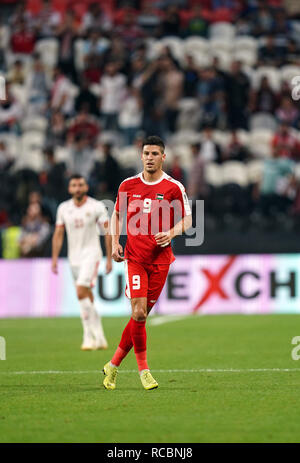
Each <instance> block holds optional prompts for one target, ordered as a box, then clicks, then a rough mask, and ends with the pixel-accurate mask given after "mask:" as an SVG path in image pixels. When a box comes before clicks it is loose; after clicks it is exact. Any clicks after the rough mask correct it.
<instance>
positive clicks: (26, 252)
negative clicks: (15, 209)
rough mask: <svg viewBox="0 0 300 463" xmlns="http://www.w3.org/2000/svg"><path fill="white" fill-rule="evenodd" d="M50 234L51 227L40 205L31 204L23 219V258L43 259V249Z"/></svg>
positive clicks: (21, 238) (21, 245)
mask: <svg viewBox="0 0 300 463" xmlns="http://www.w3.org/2000/svg"><path fill="white" fill-rule="evenodd" d="M50 232H51V230H50V226H49V224H48V223H47V222H46V221H45V219H44V217H43V216H42V211H41V207H40V206H39V204H38V203H34V204H30V205H29V206H28V209H27V212H26V215H25V216H24V217H23V219H22V233H21V236H20V249H21V256H22V257H42V255H43V248H44V245H45V242H46V240H47V238H48V237H49V236H50Z"/></svg>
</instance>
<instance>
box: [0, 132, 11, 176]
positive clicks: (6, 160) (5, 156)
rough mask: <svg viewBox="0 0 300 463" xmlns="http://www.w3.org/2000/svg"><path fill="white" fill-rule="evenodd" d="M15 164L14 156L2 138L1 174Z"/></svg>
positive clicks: (0, 153) (0, 144) (0, 154)
mask: <svg viewBox="0 0 300 463" xmlns="http://www.w3.org/2000/svg"><path fill="white" fill-rule="evenodd" d="M13 164H14V158H13V157H12V156H11V154H10V152H9V150H8V149H7V146H6V143H5V141H3V140H0V174H1V173H3V172H7V171H8V170H9V169H10V168H11V166H12V165H13Z"/></svg>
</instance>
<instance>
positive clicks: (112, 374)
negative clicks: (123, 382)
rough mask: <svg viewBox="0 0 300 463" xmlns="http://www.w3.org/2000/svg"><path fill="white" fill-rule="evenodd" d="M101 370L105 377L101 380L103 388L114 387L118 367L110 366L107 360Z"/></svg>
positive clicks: (111, 388)
mask: <svg viewBox="0 0 300 463" xmlns="http://www.w3.org/2000/svg"><path fill="white" fill-rule="evenodd" d="M102 371H103V373H104V374H105V378H104V380H103V386H104V387H105V389H110V390H113V389H116V380H117V374H118V368H117V367H112V366H111V364H110V362H108V363H106V365H104V367H103V370H102Z"/></svg>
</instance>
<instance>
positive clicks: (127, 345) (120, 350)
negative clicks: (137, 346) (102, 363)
mask: <svg viewBox="0 0 300 463" xmlns="http://www.w3.org/2000/svg"><path fill="white" fill-rule="evenodd" d="M132 321H133V320H132V318H131V319H130V320H129V322H128V323H127V325H126V326H125V328H124V331H123V333H122V337H121V341H120V344H119V347H117V350H116V352H115V353H114V356H113V358H112V359H111V363H112V364H113V365H116V367H118V366H119V365H120V363H121V362H122V360H123V358H125V357H126V355H127V354H128V352H129V351H130V349H131V348H132V346H133V343H132V340H131V323H132Z"/></svg>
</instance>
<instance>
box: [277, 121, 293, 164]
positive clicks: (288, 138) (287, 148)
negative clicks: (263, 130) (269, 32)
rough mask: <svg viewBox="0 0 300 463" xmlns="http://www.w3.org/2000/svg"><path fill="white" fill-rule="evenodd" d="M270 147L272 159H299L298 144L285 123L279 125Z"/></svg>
mask: <svg viewBox="0 0 300 463" xmlns="http://www.w3.org/2000/svg"><path fill="white" fill-rule="evenodd" d="M271 145H272V151H273V157H274V158H276V159H277V158H289V159H299V153H300V148H299V142H298V140H297V138H296V137H295V136H294V135H293V134H292V133H291V131H290V128H289V126H288V124H287V123H286V122H282V123H281V125H280V127H279V129H278V131H277V132H276V133H275V134H274V136H273V139H272V142H271Z"/></svg>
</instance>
